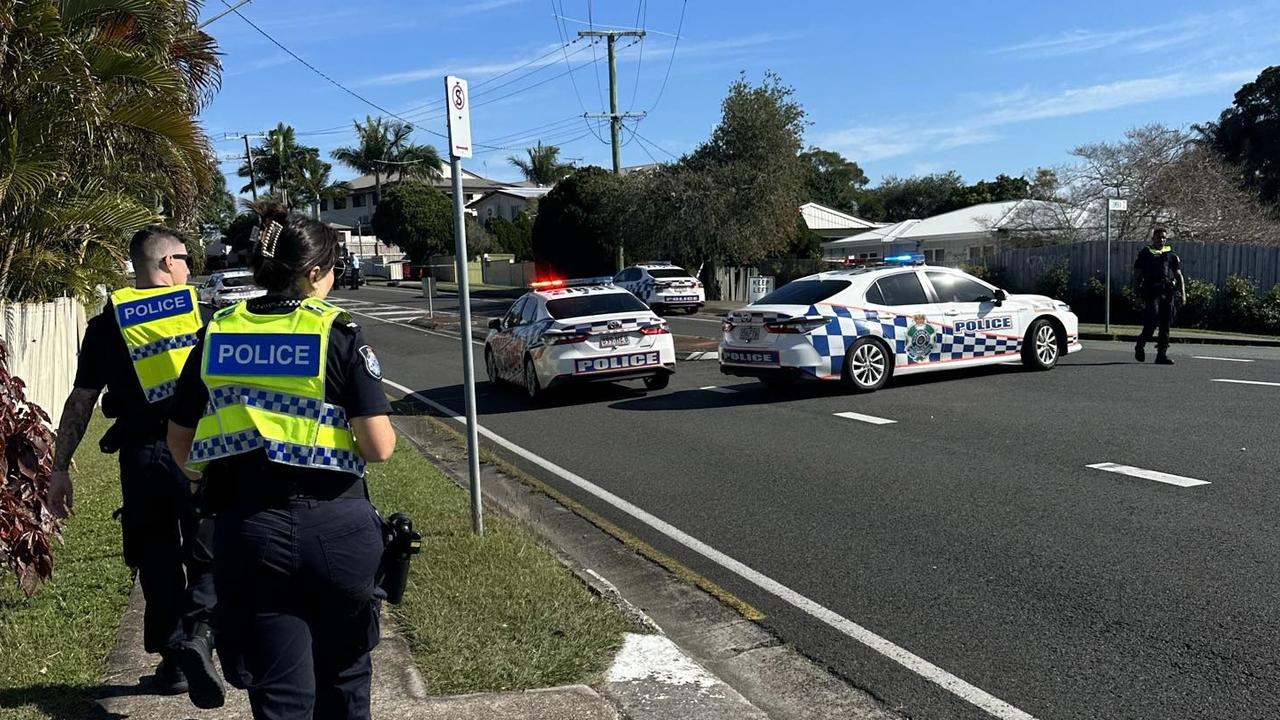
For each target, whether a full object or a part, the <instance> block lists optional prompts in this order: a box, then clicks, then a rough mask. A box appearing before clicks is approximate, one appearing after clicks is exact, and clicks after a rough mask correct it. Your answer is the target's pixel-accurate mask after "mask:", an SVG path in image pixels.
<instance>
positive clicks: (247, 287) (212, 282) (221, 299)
mask: <svg viewBox="0 0 1280 720" xmlns="http://www.w3.org/2000/svg"><path fill="white" fill-rule="evenodd" d="M196 294H197V296H198V297H199V298H200V302H202V303H205V304H207V305H210V306H212V307H214V308H220V307H226V306H228V305H235V304H236V303H238V302H240V301H241V300H248V299H250V298H256V297H262V296H263V295H266V294H267V291H266V290H265V289H263V288H260V287H258V286H257V285H256V284H254V282H253V271H251V270H227V271H224V272H216V273H214V274H212V275H210V276H209V279H208V280H206V281H205V283H204V284H203V285H201V286H199V287H198V288H196Z"/></svg>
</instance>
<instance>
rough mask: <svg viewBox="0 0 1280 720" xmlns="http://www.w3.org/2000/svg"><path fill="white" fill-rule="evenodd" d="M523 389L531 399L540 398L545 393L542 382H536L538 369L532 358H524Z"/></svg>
mask: <svg viewBox="0 0 1280 720" xmlns="http://www.w3.org/2000/svg"><path fill="white" fill-rule="evenodd" d="M524 391H525V393H526V394H527V395H528V396H529V399H530V400H533V401H538V400H541V399H542V397H543V396H544V395H545V394H546V391H545V390H543V389H542V384H541V383H539V382H538V370H537V369H536V368H535V367H534V366H533V358H525V359H524Z"/></svg>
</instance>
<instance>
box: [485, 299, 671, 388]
mask: <svg viewBox="0 0 1280 720" xmlns="http://www.w3.org/2000/svg"><path fill="white" fill-rule="evenodd" d="M532 287H533V290H532V292H529V293H526V294H525V295H523V296H521V297H520V299H519V300H516V301H515V303H514V304H512V306H511V308H510V310H508V311H507V314H506V315H505V316H504V317H502V318H494V319H493V320H490V321H489V335H488V337H486V338H485V341H484V365H485V370H486V371H487V372H488V375H489V381H490V382H494V383H497V382H503V381H505V382H511V383H515V384H517V385H521V386H523V387H524V389H525V392H526V393H528V395H529V397H530V398H534V399H536V398H538V397H540V396H541V395H542V394H543V393H544V392H546V391H547V390H550V389H552V388H556V387H559V386H561V385H565V384H568V383H579V382H617V381H621V380H641V381H643V382H644V386H645V388H646V389H648V390H661V389H662V388H665V387H666V386H667V383H668V382H669V381H670V378H671V374H672V373H674V372H675V369H676V354H675V345H674V343H673V342H672V339H671V332H670V331H669V330H668V329H667V323H666V321H665V320H663V319H662V318H659V317H657V316H656V315H654V314H653V311H651V310H650V309H649V308H648V307H646V306H645V304H644V303H642V302H640V301H639V300H638V299H637V298H636V297H635V296H634V295H632V294H631V293H630V292H627V291H626V290H623V289H622V288H619V287H616V286H614V285H613V284H612V282H611V278H591V279H585V280H569V281H565V280H557V281H548V282H536V283H533V285H532Z"/></svg>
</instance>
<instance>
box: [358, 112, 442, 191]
mask: <svg viewBox="0 0 1280 720" xmlns="http://www.w3.org/2000/svg"><path fill="white" fill-rule="evenodd" d="M352 125H353V127H354V128H355V131H356V138H357V144H356V145H350V146H345V147H340V148H337V149H336V150H334V151H333V153H332V157H333V159H334V160H337V161H338V162H340V163H342V164H343V165H346V166H347V167H349V168H351V169H352V170H355V171H356V172H358V173H361V174H363V175H372V176H373V185H374V192H375V193H376V195H377V197H378V198H379V201H381V198H382V179H383V178H384V177H387V178H391V177H394V178H395V179H396V180H397V181H403V180H406V179H418V180H434V179H436V178H439V177H440V176H441V169H442V167H443V165H442V164H441V162H440V154H439V153H438V152H436V149H435V148H434V147H432V146H430V145H418V144H415V143H413V142H411V141H410V136H411V135H412V133H413V126H412V125H409V124H408V123H403V122H400V121H399V120H386V119H385V118H381V117H377V118H375V117H371V116H365V119H364V122H363V123H362V122H359V121H355V122H353V123H352Z"/></svg>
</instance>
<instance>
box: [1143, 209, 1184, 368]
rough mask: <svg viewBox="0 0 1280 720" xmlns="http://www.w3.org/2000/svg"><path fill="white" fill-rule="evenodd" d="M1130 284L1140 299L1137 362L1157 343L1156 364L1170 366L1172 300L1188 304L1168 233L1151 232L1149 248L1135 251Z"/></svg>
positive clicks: (1155, 230) (1145, 357)
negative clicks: (1140, 325)
mask: <svg viewBox="0 0 1280 720" xmlns="http://www.w3.org/2000/svg"><path fill="white" fill-rule="evenodd" d="M1133 282H1134V286H1135V289H1136V290H1137V292H1138V297H1140V298H1142V333H1141V334H1140V335H1138V342H1137V344H1136V345H1135V346H1134V348H1133V356H1134V358H1135V359H1136V360H1137V361H1138V362H1145V361H1146V359H1147V343H1148V342H1151V338H1152V337H1153V336H1154V337H1155V340H1156V364H1157V365H1172V364H1173V360H1171V359H1170V358H1169V323H1170V322H1171V321H1172V320H1173V315H1174V308H1175V307H1176V305H1175V304H1174V298H1175V297H1177V298H1178V300H1179V301H1181V303H1182V304H1183V305H1186V304H1187V281H1186V278H1184V277H1183V276H1182V261H1181V260H1179V259H1178V254H1177V253H1175V252H1174V251H1173V248H1171V247H1169V231H1168V230H1166V229H1164V228H1162V227H1157V228H1155V229H1154V230H1152V231H1151V244H1150V245H1146V246H1144V247H1143V248H1142V249H1141V250H1139V251H1138V257H1137V258H1136V259H1135V260H1134V261H1133Z"/></svg>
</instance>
